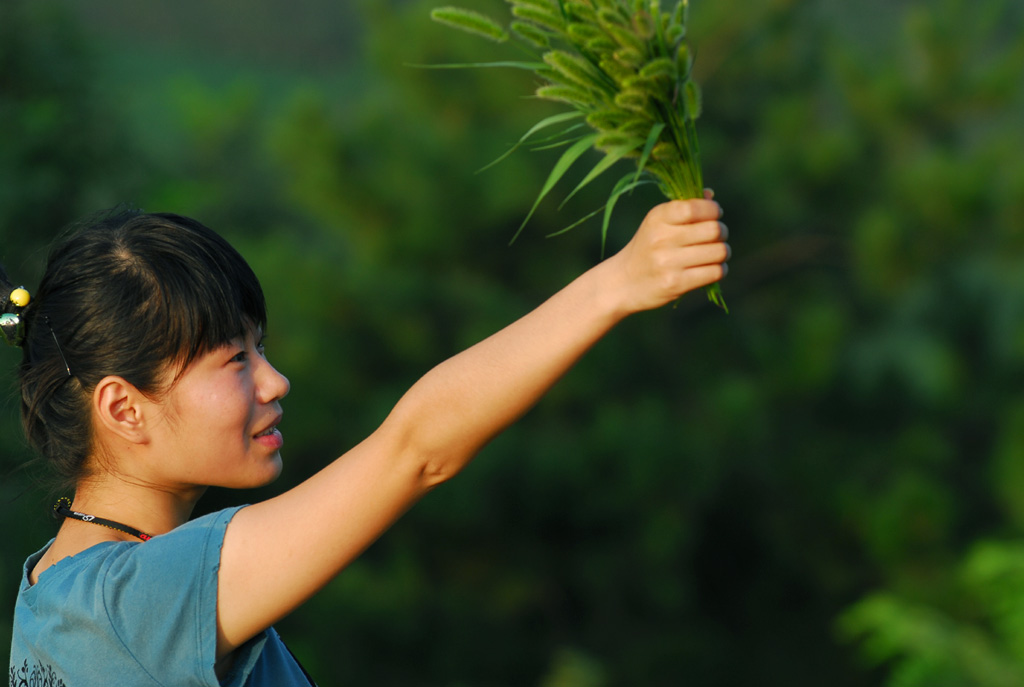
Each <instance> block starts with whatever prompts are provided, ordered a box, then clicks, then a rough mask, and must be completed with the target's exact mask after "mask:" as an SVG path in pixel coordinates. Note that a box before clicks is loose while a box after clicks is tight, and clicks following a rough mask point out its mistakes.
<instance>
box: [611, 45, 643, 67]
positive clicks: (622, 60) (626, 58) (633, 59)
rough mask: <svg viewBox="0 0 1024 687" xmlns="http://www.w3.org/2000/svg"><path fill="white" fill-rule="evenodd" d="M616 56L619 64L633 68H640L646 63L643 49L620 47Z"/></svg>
mask: <svg viewBox="0 0 1024 687" xmlns="http://www.w3.org/2000/svg"><path fill="white" fill-rule="evenodd" d="M614 57H615V59H616V60H617V61H618V62H619V64H621V65H623V66H626V67H629V68H631V69H639V68H640V67H641V66H643V63H644V53H643V51H642V50H637V49H636V48H632V47H626V48H619V49H618V50H616V51H615V53H614Z"/></svg>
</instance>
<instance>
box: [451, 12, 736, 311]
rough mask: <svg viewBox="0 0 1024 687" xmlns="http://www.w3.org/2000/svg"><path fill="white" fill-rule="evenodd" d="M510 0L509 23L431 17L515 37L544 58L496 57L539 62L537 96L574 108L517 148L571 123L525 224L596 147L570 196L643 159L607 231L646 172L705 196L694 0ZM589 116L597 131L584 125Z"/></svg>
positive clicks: (668, 187)
mask: <svg viewBox="0 0 1024 687" xmlns="http://www.w3.org/2000/svg"><path fill="white" fill-rule="evenodd" d="M506 1H507V3H508V4H509V5H510V6H511V15H512V21H511V22H510V23H509V27H508V30H506V29H505V28H504V27H502V26H501V25H500V24H499V23H498V22H495V21H494V20H493V19H491V18H490V17H487V16H485V15H483V14H480V13H478V12H474V11H472V10H464V9H459V8H456V7H440V8H437V9H435V10H434V11H433V12H431V17H432V18H433V19H434V20H435V21H438V22H440V23H443V24H446V25H448V26H452V27H454V28H457V29H460V30H462V31H468V32H470V33H474V34H476V35H479V36H483V37H484V38H487V39H489V40H492V41H497V42H503V41H507V40H508V38H509V37H510V36H511V37H515V38H516V39H517V40H518V41H519V43H520V44H522V45H525V46H526V47H528V48H532V49H533V50H534V51H536V52H537V53H538V54H539V58H540V59H539V60H538V61H536V62H507V63H506V62H496V63H494V64H495V65H496V66H497V65H503V66H516V67H519V68H525V69H529V70H531V71H532V72H533V73H534V75H535V76H536V77H537V78H538V79H540V80H541V85H540V86H539V87H538V88H537V89H536V90H535V92H534V95H535V96H536V97H538V98H543V99H545V100H554V101H558V102H561V103H564V104H566V105H568V106H569V107H571V108H572V109H573V110H575V111H574V112H573V111H570V112H566V113H562V114H557V115H551V116H548V117H545V118H544V119H543V120H541V121H540V122H538V123H537V124H536V125H535V126H534V127H533V128H532V129H530V131H529V132H527V134H526V135H524V136H523V138H522V139H521V140H520V141H519V143H517V144H516V146H514V147H513V148H512V150H515V148H516V147H519V146H520V145H521V144H523V143H524V141H526V140H527V139H529V138H530V137H532V136H533V135H534V134H535V133H536V132H537V131H539V130H542V129H548V128H551V127H554V126H563V127H564V130H563V131H561V133H558V134H555V135H553V136H548V137H547V138H546V139H545V144H546V145H544V146H543V147H556V146H565V149H564V152H563V153H562V156H561V157H560V158H559V160H558V162H557V163H556V164H555V166H554V167H553V169H552V170H551V173H550V175H549V177H548V179H547V181H546V182H545V183H544V185H543V188H542V190H541V191H540V193H539V195H538V197H537V199H536V201H535V202H534V206H533V208H532V209H531V210H530V212H529V213H528V214H527V216H526V218H525V219H524V221H523V226H525V225H526V224H527V222H528V221H529V220H530V217H532V216H533V213H534V210H536V209H537V207H538V204H539V203H540V202H541V200H542V199H543V198H544V197H545V196H546V194H547V193H548V192H549V191H550V190H551V188H552V187H553V186H554V185H555V184H556V183H558V181H559V180H560V179H561V178H562V177H563V176H564V174H565V173H566V171H567V170H568V169H569V168H570V167H571V166H572V165H573V164H574V163H575V162H576V161H577V160H579V159H581V156H582V155H583V154H584V153H585V152H586V151H587V150H589V149H591V148H597V149H598V150H601V151H603V152H604V153H605V156H604V158H603V159H602V160H601V161H599V162H598V163H597V164H596V165H595V166H594V167H593V168H592V169H591V170H590V172H589V173H588V174H587V175H586V176H585V177H584V178H583V181H581V182H580V183H579V184H578V185H577V187H576V188H575V190H573V191H572V193H570V194H569V197H572V196H573V195H575V193H576V192H577V191H579V190H580V189H581V188H583V187H584V186H586V185H587V184H588V183H590V181H592V180H593V179H595V178H596V177H598V176H600V175H601V174H602V173H603V172H605V171H606V170H607V169H608V168H610V167H611V166H613V165H614V164H616V162H617V161H618V160H620V159H622V158H630V159H633V160H635V161H636V165H637V168H636V170H635V174H633V175H627V176H626V177H625V178H623V179H622V180H620V181H619V183H618V184H616V186H615V188H614V189H613V190H612V192H611V194H610V195H609V198H608V202H607V204H606V207H605V210H604V213H603V214H604V224H603V226H602V232H601V235H602V237H604V236H605V235H606V233H607V230H608V222H609V218H610V215H611V211H612V208H613V207H614V205H615V202H616V200H617V199H618V198H619V197H620V196H621V195H622V194H624V193H626V192H628V191H630V190H632V189H633V188H634V187H635V186H636V185H637V183H639V178H640V177H641V176H642V175H645V176H646V177H647V181H648V182H649V181H652V180H653V181H654V182H655V183H656V184H657V185H658V188H660V189H661V190H662V192H663V193H664V194H665V195H666V196H668V197H669V198H673V199H685V198H697V197H699V196H700V195H701V193H702V189H703V175H702V173H701V166H700V151H699V149H698V146H697V132H696V128H695V124H694V121H695V120H696V119H697V118H698V117H699V116H700V114H701V109H702V102H701V92H700V88H699V87H698V86H697V84H696V82H694V81H693V80H692V78H691V74H692V70H693V54H692V52H691V51H690V48H689V46H688V45H687V42H686V39H687V32H686V26H687V20H688V12H689V0H677V1H676V2H675V5H674V7H673V8H672V10H671V11H667V10H663V9H662V4H663V2H665V1H666V0H506ZM573 120H576V121H575V122H574V121H573ZM584 122H585V124H586V126H587V127H589V128H590V129H591V130H592V131H593V133H585V132H581V131H580V128H581V125H582V124H583V123H584ZM547 144H550V145H547ZM509 152H511V151H509ZM505 155H508V153H506V154H505ZM504 157H505V156H502V157H501V158H499V160H501V159H503V158H504ZM595 214H596V213H595ZM581 221H582V220H581ZM578 223H579V222H577V223H575V224H572V225H570V227H567V229H568V228H571V227H572V226H575V225H576V224H578ZM521 230H522V226H521V227H520V231H521ZM556 233H558V232H556ZM517 235H518V232H517ZM513 240H514V238H513ZM602 241H603V239H602ZM602 245H603V244H602ZM705 290H706V291H707V295H708V299H709V300H711V301H712V302H713V303H715V304H716V305H719V306H721V307H723V308H725V301H724V300H723V298H722V294H721V289H720V288H719V286H718V284H713V285H712V286H711V287H707V288H706V289H705ZM726 311H727V312H728V309H727V308H726Z"/></svg>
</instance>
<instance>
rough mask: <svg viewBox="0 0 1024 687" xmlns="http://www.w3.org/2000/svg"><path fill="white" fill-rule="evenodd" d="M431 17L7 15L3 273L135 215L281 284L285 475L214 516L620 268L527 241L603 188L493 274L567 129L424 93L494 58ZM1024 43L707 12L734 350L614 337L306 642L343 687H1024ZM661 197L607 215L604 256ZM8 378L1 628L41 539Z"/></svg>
mask: <svg viewBox="0 0 1024 687" xmlns="http://www.w3.org/2000/svg"><path fill="white" fill-rule="evenodd" d="M436 4H438V3H437V2H421V1H419V0H405V1H399V0H390V1H385V0H363V2H357V3H344V2H322V1H321V0H302V1H301V2H296V1H294V0H293V1H292V2H289V3H285V2H282V1H280V0H259V1H257V0H253V1H251V2H248V3H245V4H239V3H230V2H226V1H225V0H206V1H200V0H179V1H178V2H175V3H138V2H130V1H128V0H94V1H92V2H81V1H77V0H63V1H58V0H4V2H3V3H2V4H0V261H2V262H3V263H4V264H5V265H6V267H7V268H8V271H9V272H10V273H11V274H12V276H13V277H14V278H16V279H19V280H24V282H25V284H26V286H28V287H29V289H30V290H31V289H32V288H34V286H35V284H36V283H37V281H38V279H39V274H40V269H41V264H42V261H43V259H44V257H45V248H46V245H47V243H48V242H49V240H50V239H51V238H52V237H53V236H54V235H55V234H56V233H57V232H58V231H59V230H60V228H61V227H62V226H64V225H65V224H66V223H67V222H69V221H72V220H74V219H76V218H78V217H80V216H82V215H84V214H87V213H90V212H93V211H95V210H98V209H102V208H106V207H110V206H113V205H116V204H118V203H121V202H128V203H131V204H134V205H138V206H140V207H143V208H145V209H147V210H151V211H158V210H160V211H174V212H179V213H182V214H186V215H191V216H195V217H197V218H198V219H200V220H202V221H204V222H205V223H207V224H209V225H210V226H212V227H213V228H215V229H217V230H219V231H221V232H222V233H224V234H225V235H227V236H228V237H229V238H230V240H231V241H232V242H233V243H235V245H237V246H238V247H239V249H240V250H241V251H242V253H243V254H244V255H245V256H246V257H247V258H248V259H249V261H250V262H251V263H252V265H253V267H254V268H255V270H256V272H257V274H258V275H260V277H261V279H262V281H263V285H264V288H265V290H266V292H267V297H268V300H269V306H270V320H271V321H270V338H269V340H268V352H269V355H270V356H271V358H272V360H273V361H274V362H275V364H276V365H277V366H278V367H279V369H281V370H282V371H283V372H284V373H285V374H286V375H288V376H289V378H290V379H291V381H292V389H293V390H292V393H291V395H290V396H289V398H288V399H287V401H286V404H285V407H286V411H287V412H286V417H285V423H284V425H283V430H284V434H285V435H286V438H287V446H286V453H285V460H286V470H285V474H284V476H283V477H282V478H281V480H279V482H278V483H277V484H275V485H273V486H272V487H270V488H268V489H266V490H260V491H257V492H255V493H245V494H237V493H228V492H222V491H217V492H211V493H210V494H209V496H208V497H207V499H205V500H204V502H203V503H201V508H202V509H204V512H205V511H208V510H213V509H216V508H220V507H223V506H226V505H229V504H233V503H238V502H250V501H254V500H258V499H260V498H263V497H265V496H267V495H269V494H272V493H276V492H277V491H278V490H280V489H284V488H287V487H288V486H289V485H291V484H294V483H296V482H297V481H300V480H302V479H303V478H304V477H306V476H308V475H309V474H311V473H312V472H313V471H315V470H316V469H317V468H318V467H319V466H321V465H323V464H324V463H325V462H326V461H328V460H330V459H331V458H333V457H334V456H336V455H338V454H339V453H341V452H343V451H344V450H345V449H346V447H348V446H351V445H353V444H354V443H356V442H357V441H358V440H360V439H361V438H362V437H364V436H365V435H366V434H368V433H369V432H370V431H372V429H373V428H374V427H375V426H376V424H377V423H379V422H380V421H381V420H382V419H383V417H384V416H385V414H386V413H387V411H388V409H389V408H390V407H391V405H392V404H393V403H394V402H395V401H396V400H397V399H398V397H399V395H400V394H401V393H402V391H403V390H404V389H405V388H407V387H408V386H409V385H410V384H411V383H412V382H413V381H415V379H416V378H417V377H418V376H419V375H421V374H422V373H423V372H425V371H426V370H427V369H429V368H430V367H431V366H432V365H433V364H435V363H437V362H439V361H440V360H442V359H443V358H444V357H446V356H448V355H450V354H452V353H454V352H456V351H458V350H460V349H461V348H463V347H465V346H468V345H470V344H471V343H473V342H475V341H476V340H478V339H480V338H482V337H483V336H485V335H486V334H488V333H490V332H491V331H493V330H495V329H497V328H499V327H500V326H502V325H503V324H505V323H507V322H508V321H510V320H511V319H513V318H515V317H517V316H518V315H520V314H523V313H525V312H526V311H528V310H529V309H530V308H531V307H532V306H534V305H536V304H537V303H539V302H540V301H541V300H542V299H543V298H544V297H545V296H546V295H548V294H550V293H551V292H553V291H554V290H556V289H557V288H559V287H560V286H562V285H563V284H564V283H566V282H567V281H568V280H570V279H571V278H572V277H573V276H575V275H576V274H578V273H580V272H581V271H583V270H584V269H586V268H587V267H588V266H589V265H592V264H594V263H595V262H596V261H597V260H599V259H600V255H599V251H600V247H599V237H598V235H597V229H598V226H599V223H595V224H591V225H584V226H581V227H579V228H577V229H574V230H573V232H571V233H570V234H568V235H566V236H562V237H559V238H555V239H545V238H544V236H545V234H547V233H550V232H551V231H554V230H556V229H559V228H561V227H562V226H564V225H566V224H568V223H569V222H570V221H572V220H574V219H575V218H576V217H578V216H579V215H581V214H582V213H584V212H587V211H590V210H592V209H594V208H596V207H598V206H600V204H601V203H602V202H603V195H604V194H606V193H607V189H606V188H601V187H600V184H595V185H594V186H593V188H592V189H590V190H589V193H583V194H580V196H578V197H577V198H574V199H573V201H571V202H570V203H569V204H568V205H567V207H566V208H565V209H563V210H562V211H558V210H557V205H558V201H557V200H555V199H552V200H551V201H550V202H545V204H544V205H543V206H542V207H541V210H540V212H539V213H538V215H537V217H536V218H535V219H534V220H532V221H531V223H530V225H529V226H528V227H527V230H526V231H525V233H524V234H523V235H522V236H521V237H520V239H519V240H517V241H516V243H515V244H513V245H512V246H508V245H507V243H508V239H509V238H511V236H512V234H513V233H514V231H515V229H516V227H518V225H519V222H520V221H521V219H522V217H523V216H524V213H525V212H526V211H527V210H528V208H529V207H530V204H531V203H532V201H533V198H534V196H535V194H536V192H537V190H538V189H539V187H540V184H541V183H542V182H543V179H544V177H545V176H546V173H547V169H548V168H549V166H550V164H551V162H552V159H553V158H552V156H557V154H558V153H557V151H554V152H551V151H549V152H547V153H540V152H536V153H531V152H525V151H523V152H520V153H517V154H515V155H513V156H512V157H511V158H509V159H508V160H507V161H505V162H504V163H502V164H501V165H499V166H498V167H495V168H492V169H491V170H488V171H487V172H485V173H483V174H480V175H474V174H473V170H475V169H477V168H479V167H481V166H483V165H484V164H486V163H487V162H489V161H490V160H491V159H493V158H494V157H496V156H497V155H498V154H500V153H501V152H503V150H504V149H505V148H506V147H507V146H508V145H509V144H510V143H512V142H513V141H515V140H516V139H518V137H519V136H520V135H521V134H522V133H523V132H524V131H525V130H526V128H528V127H529V125H530V124H532V123H533V122H535V121H537V120H538V119H539V118H540V117H541V116H543V115H544V114H545V113H547V111H548V109H550V112H555V111H557V107H555V106H553V105H552V104H550V103H542V102H540V101H536V100H532V99H524V98H523V97H522V96H524V95H526V94H528V93H529V92H530V91H531V83H530V82H529V80H528V77H526V76H524V75H523V74H520V73H513V72H503V71H493V70H478V71H431V70H422V69H417V68H414V67H411V66H410V65H413V64H431V63H444V62H471V61H481V60H488V59H497V58H500V56H499V52H500V49H498V48H495V46H492V45H489V44H487V43H484V42H481V41H478V40H475V39H474V38H472V37H469V36H463V35H460V34H457V33H456V32H453V31H450V30H447V29H445V28H444V27H441V26H438V25H436V24H434V23H432V22H430V20H429V18H428V12H429V9H430V8H431V7H433V6H435V5H436ZM460 4H462V5H463V6H466V7H471V8H476V9H478V10H481V11H486V12H489V13H491V14H497V15H500V13H501V12H503V11H505V4H504V3H502V2H500V1H499V0H466V1H465V2H462V3H460ZM1022 35H1024V5H1022V4H1021V3H1019V2H1014V1H1012V0H981V1H979V2H973V3H969V2H967V0H935V1H931V2H924V1H923V0H922V1H909V0H895V1H889V2H886V1H884V0H865V1H864V2H859V3H848V2H839V1H838V0H717V1H715V2H707V1H701V0H694V2H693V3H692V10H691V43H692V45H693V47H694V48H695V49H696V54H697V59H696V66H695V70H696V74H697V78H698V81H700V82H701V84H702V86H703V88H704V95H705V108H704V115H703V118H702V119H701V121H700V122H699V131H700V135H701V141H702V148H703V153H704V159H705V178H706V180H707V181H708V183H709V185H711V186H712V187H714V189H715V190H716V192H717V198H718V200H719V201H720V202H721V203H722V205H723V206H724V208H725V210H726V217H725V221H726V222H727V224H728V225H729V227H730V230H731V240H730V242H731V243H732V246H733V249H734V256H735V257H734V259H733V261H732V263H731V268H732V269H731V272H730V276H729V278H728V279H727V280H726V281H725V283H724V292H725V296H726V298H727V300H728V302H729V305H730V308H731V310H732V314H731V315H728V316H726V315H724V314H723V313H721V311H719V310H717V309H715V308H714V307H712V306H710V305H708V304H707V303H706V301H705V300H704V296H703V294H701V293H697V294H691V295H690V296H688V297H686V298H685V299H683V301H682V302H681V303H680V305H679V306H678V307H677V308H676V309H674V310H673V309H670V308H666V309H664V310H661V311H657V312H653V313H647V314H644V315H642V316H638V317H636V318H634V319H632V320H630V321H628V322H626V323H624V324H623V325H622V326H620V327H619V328H618V329H617V330H616V331H615V332H613V333H612V334H611V335H610V336H609V337H608V338H607V339H606V340H605V341H603V342H601V344H600V345H598V346H597V348H596V349H595V350H594V351H593V352H592V353H591V354H590V355H589V356H588V357H587V358H586V359H585V360H584V361H583V362H582V363H581V364H580V365H579V367H578V368H577V369H575V370H574V371H573V372H572V373H571V374H570V375H569V376H568V377H567V378H566V379H565V380H563V381H562V382H561V383H560V384H559V385H558V386H557V387H556V388H555V389H554V390H553V391H552V392H551V393H550V395H549V396H548V397H547V398H546V399H545V400H544V401H543V402H542V403H541V404H540V406H539V407H537V408H536V409H535V410H534V411H532V412H531V413H530V414H529V415H528V416H527V417H526V418H525V419H524V420H523V421H521V422H520V423H519V424H518V425H516V426H515V427H514V428H513V429H511V430H510V431H509V432H507V433H506V434H505V435H503V436H502V437H500V438H499V439H498V440H496V441H495V442H494V443H493V444H492V445H491V446H490V447H488V448H487V449H486V450H485V451H484V453H483V454H482V455H481V456H480V458H479V459H478V461H477V462H476V463H474V464H473V465H472V466H471V467H470V468H469V469H467V470H466V471H465V472H464V473H463V474H462V475H460V476H459V477H458V478H457V479H456V480H455V481H453V482H452V483H450V484H447V485H445V486H444V487H442V488H441V489H439V490H437V491H436V492H434V493H433V494H431V495H430V496H429V497H428V498H427V499H426V500H425V501H424V502H423V503H421V504H419V505H418V506H417V507H416V508H415V509H413V511H412V512H410V513H409V514H408V515H407V516H406V517H405V518H404V519H403V520H402V521H401V522H399V523H398V524H397V525H396V526H395V527H394V528H393V529H392V530H391V531H390V532H389V533H388V534H387V535H385V536H384V538H382V539H381V540H380V541H379V542H378V543H377V544H375V545H374V546H373V548H371V549H370V550H369V551H368V552H367V553H366V554H365V555H364V556H363V557H362V558H361V559H360V560H359V561H358V562H357V563H355V564H354V565H352V566H351V568H350V569H348V570H347V571H345V572H344V573H343V574H342V575H341V576H340V577H339V578H338V579H337V580H336V581H335V582H334V583H332V584H331V585H330V586H329V587H328V588H327V589H325V590H324V591H323V592H322V593H321V594H320V595H319V596H318V597H317V598H316V599H315V600H314V601H313V602H311V603H309V604H307V606H306V607H304V608H302V609H300V610H299V611H297V612H296V613H294V614H293V615H292V616H291V617H289V618H288V619H286V620H285V621H284V622H282V623H281V625H280V628H279V629H280V630H281V632H282V634H283V636H284V637H285V639H286V641H288V642H289V644H290V645H291V647H292V648H293V650H294V651H295V652H296V654H298V655H299V657H300V658H301V659H302V661H303V663H304V664H305V665H306V666H307V668H308V669H309V670H310V672H311V673H312V674H313V675H314V676H316V677H317V679H318V681H319V682H320V684H321V685H342V684H371V685H396V686H398V685H423V686H428V685H429V686H445V687H461V686H471V685H472V686H478V685H531V686H537V687H612V686H617V685H682V684H686V685H691V686H693V687H698V686H712V685H759V686H761V687H769V686H773V685H779V686H782V685H785V686H786V687H798V686H801V685H814V686H820V685H832V686H836V687H842V686H850V687H854V686H868V685H892V686H899V687H916V686H918V685H921V686H924V685H928V686H930V687H935V686H939V687H944V686H951V687H952V686H960V685H963V686H968V685H970V686H980V687H987V686H997V685H998V686H1004V685H1005V686H1011V685H1024V538H1022V534H1024V395H1022V390H1024V232H1022V228H1024V155H1022V153H1024V88H1022V84H1024V41H1022V40H1021V36H1022ZM581 169H582V167H581ZM570 183H572V180H569V181H567V182H566V185H567V188H571V186H569V185H568V184H570ZM657 201H658V198H657V197H656V196H654V195H644V193H641V192H639V191H638V192H637V193H636V194H635V195H634V196H633V198H632V199H630V200H629V201H628V202H622V203H620V204H619V206H618V208H617V211H616V216H615V220H614V226H613V231H612V236H611V247H612V248H614V247H615V246H619V245H622V244H623V243H624V242H625V241H626V240H627V239H628V237H629V236H630V234H631V231H632V229H633V228H634V227H635V226H636V225H637V223H638V222H639V220H640V219H641V218H642V216H643V214H644V212H645V211H646V210H647V209H648V208H649V207H650V206H651V205H652V204H653V203H655V202H657ZM588 227H589V228H588ZM5 355H6V356H7V357H6V360H7V362H6V364H4V365H2V366H0V371H2V374H3V376H4V380H5V381H4V385H5V388H7V389H8V390H9V391H8V392H7V393H5V395H4V396H3V401H4V412H3V413H2V414H0V429H2V431H3V436H5V437H6V440H5V441H4V446H3V449H2V453H3V464H2V468H3V478H2V482H0V503H2V513H3V519H2V521H3V522H4V523H5V525H6V526H5V527H4V534H3V539H2V542H3V545H2V547H0V589H2V590H3V591H2V593H0V615H3V616H6V617H9V616H10V609H11V606H12V605H13V599H14V596H15V593H16V587H17V581H18V578H19V574H20V565H21V562H22V561H23V559H24V558H25V556H27V555H28V554H29V553H31V552H32V551H34V550H36V549H38V548H39V547H40V546H41V545H42V543H43V542H45V541H46V539H48V538H49V537H50V536H52V533H53V532H54V531H55V527H56V524H55V523H54V522H53V521H52V520H51V519H50V518H49V517H48V516H47V512H48V510H49V506H50V504H51V503H52V500H51V496H52V495H51V494H50V493H49V492H48V491H47V489H46V488H45V486H43V485H40V483H39V481H38V477H39V473H38V471H35V470H32V469H24V468H23V466H24V464H25V462H26V461H27V460H28V459H29V454H28V452H27V450H26V449H25V448H24V442H23V441H22V440H20V429H19V427H18V421H17V402H16V396H15V392H14V384H13V369H14V367H15V365H16V363H17V360H18V354H17V352H16V351H9V352H8V353H7V354H5ZM322 526H323V527H344V523H323V524H322ZM9 633H10V627H9V623H5V624H0V644H6V643H7V642H8V641H9Z"/></svg>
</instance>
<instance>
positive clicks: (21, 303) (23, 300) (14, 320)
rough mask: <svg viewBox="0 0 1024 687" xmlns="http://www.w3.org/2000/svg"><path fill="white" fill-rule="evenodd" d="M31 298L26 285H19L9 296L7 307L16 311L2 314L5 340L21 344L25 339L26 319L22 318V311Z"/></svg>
mask: <svg viewBox="0 0 1024 687" xmlns="http://www.w3.org/2000/svg"><path fill="white" fill-rule="evenodd" d="M30 300H32V297H31V296H30V295H29V293H28V291H26V290H25V287H24V286H19V287H18V288H16V289H14V290H13V291H11V293H10V294H9V295H8V296H7V303H6V309H11V310H13V311H14V312H5V313H4V314H3V315H0V333H2V334H3V337H4V341H6V342H7V343H8V344H10V345H11V346H21V344H22V343H23V342H24V341H25V321H24V320H22V319H21V314H20V313H21V309H22V308H24V307H25V306H26V305H28V302H29V301H30Z"/></svg>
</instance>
